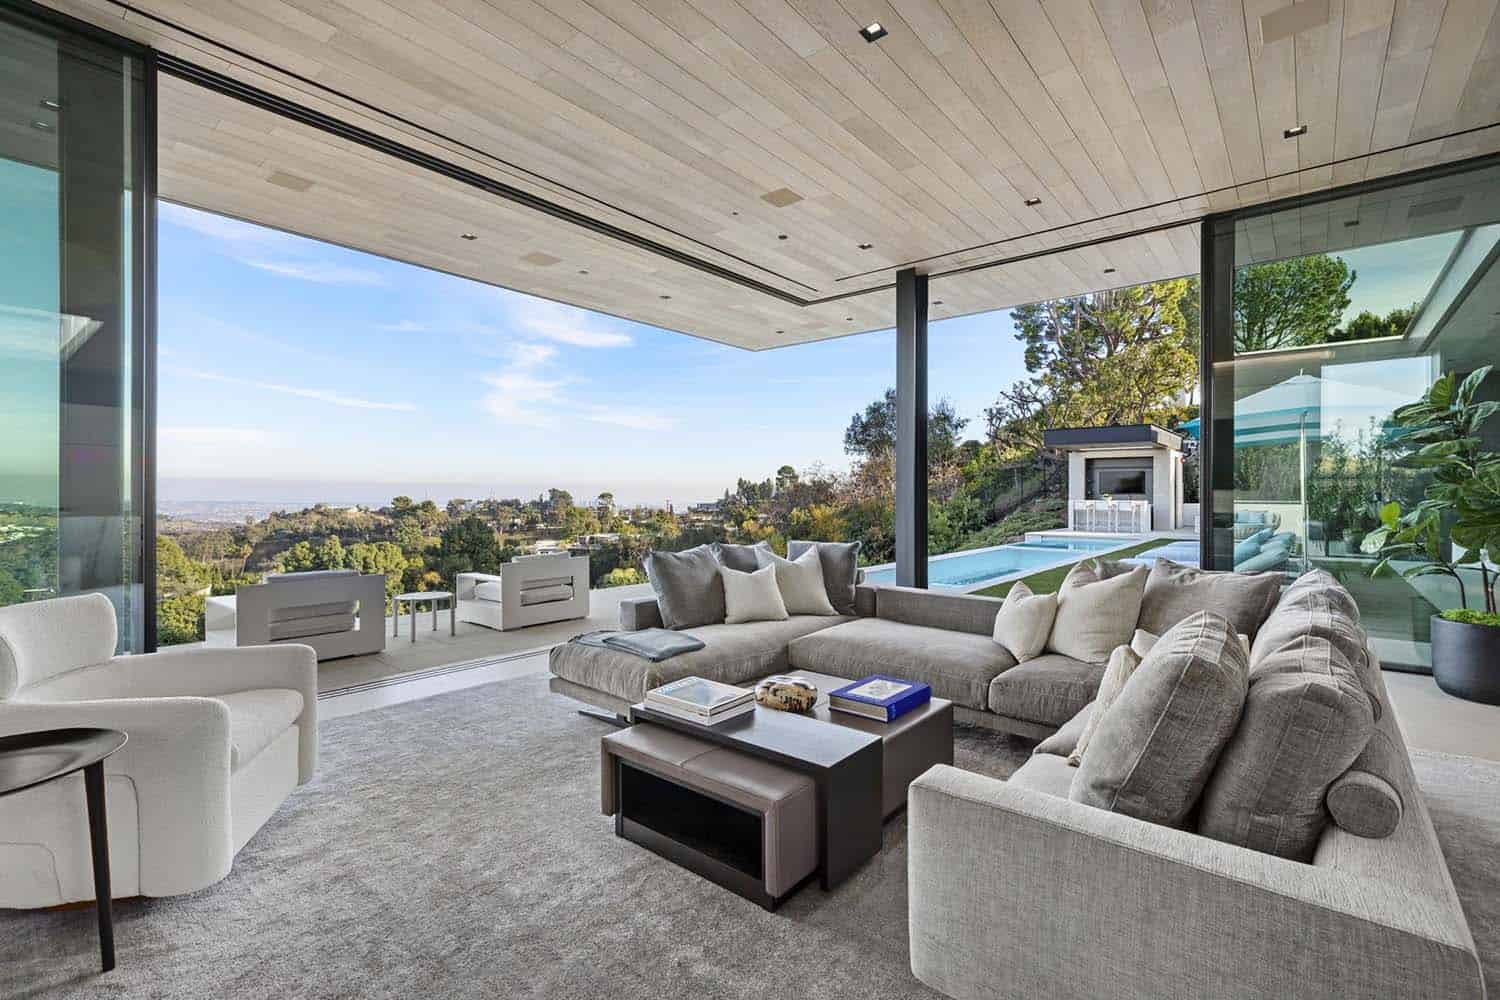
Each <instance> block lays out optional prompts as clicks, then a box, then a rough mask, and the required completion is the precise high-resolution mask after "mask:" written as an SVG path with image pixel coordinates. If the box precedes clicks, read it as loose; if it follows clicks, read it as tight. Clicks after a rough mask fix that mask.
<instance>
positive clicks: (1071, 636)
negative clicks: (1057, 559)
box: [1047, 559, 1147, 664]
mask: <svg viewBox="0 0 1500 1000" xmlns="http://www.w3.org/2000/svg"><path fill="white" fill-rule="evenodd" d="M1146 574H1147V569H1146V567H1144V566H1132V567H1129V568H1126V567H1125V566H1124V565H1123V564H1122V563H1111V562H1106V561H1104V560H1102V559H1087V560H1085V561H1083V562H1081V563H1079V564H1078V565H1076V566H1074V567H1073V568H1072V569H1071V570H1070V571H1069V572H1068V575H1067V577H1066V578H1065V579H1064V580H1063V582H1062V586H1061V587H1059V588H1058V591H1057V617H1056V618H1054V619H1053V622H1052V634H1051V635H1050V636H1049V637H1048V639H1047V649H1048V651H1050V652H1053V653H1062V654H1063V655H1064V656H1071V657H1072V658H1073V659H1075V660H1082V661H1083V662H1084V663H1095V664H1103V663H1106V662H1108V660H1109V655H1110V654H1111V653H1113V652H1114V651H1115V647H1116V646H1128V645H1129V644H1130V636H1131V634H1132V633H1134V632H1135V623H1136V619H1137V618H1139V617H1140V613H1141V597H1142V595H1143V594H1144V593H1145V589H1146Z"/></svg>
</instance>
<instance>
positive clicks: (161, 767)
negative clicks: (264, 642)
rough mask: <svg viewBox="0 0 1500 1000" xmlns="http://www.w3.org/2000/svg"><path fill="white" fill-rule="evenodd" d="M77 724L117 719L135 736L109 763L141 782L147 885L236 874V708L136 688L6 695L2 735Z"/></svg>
mask: <svg viewBox="0 0 1500 1000" xmlns="http://www.w3.org/2000/svg"><path fill="white" fill-rule="evenodd" d="M73 726H82V727H100V728H105V729H118V730H120V731H121V732H123V733H125V734H126V736H127V737H128V740H127V742H126V744H125V746H124V747H123V748H121V749H120V751H119V752H117V753H116V754H114V755H113V756H112V757H110V758H109V759H108V760H106V761H105V762H104V770H105V773H106V774H109V775H123V776H125V777H127V778H128V779H129V780H130V784H131V786H132V787H133V788H134V791H135V800H136V816H137V820H136V821H137V824H138V827H139V830H140V857H139V866H140V869H139V870H140V884H141V889H142V891H143V892H145V893H146V894H147V895H152V896H165V895H176V894H179V893H185V892H193V891H195V890H197V889H201V888H203V887H204V886H208V885H212V884H213V883H214V882H217V881H218V880H219V879H221V878H223V877H224V876H225V875H227V874H229V866H230V863H231V862H232V861H233V859H234V846H233V842H232V829H233V827H232V823H231V818H230V801H229V761H230V750H229V709H228V707H227V706H225V704H224V703H223V702H221V701H214V700H213V699H210V698H128V699H119V700H108V701H61V702H57V701H45V702H34V701H22V702H15V701H12V702H5V703H3V704H0V735H9V734H13V733H23V732H31V731H35V730H39V729H63V728H69V727H73ZM44 787H45V786H44ZM29 794H31V793H30V792H22V793H20V794H19V795H17V796H16V797H15V798H14V799H10V798H7V799H4V800H0V807H3V806H4V805H6V804H13V805H15V806H16V807H19V808H24V805H25V804H24V802H23V801H22V800H23V797H24V796H26V795H29ZM0 825H7V824H0ZM80 835H81V834H80Z"/></svg>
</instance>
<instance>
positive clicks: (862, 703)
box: [828, 674, 932, 722]
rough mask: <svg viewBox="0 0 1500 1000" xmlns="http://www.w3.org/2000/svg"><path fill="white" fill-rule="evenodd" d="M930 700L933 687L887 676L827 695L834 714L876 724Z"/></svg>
mask: <svg viewBox="0 0 1500 1000" xmlns="http://www.w3.org/2000/svg"><path fill="white" fill-rule="evenodd" d="M930 701H932V688H931V687H930V686H928V685H926V684H915V683H913V682H911V681H903V680H901V679H900V678H899V677H886V676H885V675H884V674H871V675H870V676H869V677H862V678H860V679H859V680H857V681H855V682H854V683H853V684H846V685H844V686H843V687H841V688H838V689H837V690H834V691H830V692H828V707H829V708H830V709H832V710H833V711H835V712H848V713H850V714H851V715H862V716H864V717H865V718H867V719H874V720H876V721H877V722H893V721H895V720H896V719H899V718H900V717H901V716H903V715H905V714H906V713H907V712H910V711H912V710H913V709H916V708H921V707H922V706H923V705H925V704H927V703H928V702H930Z"/></svg>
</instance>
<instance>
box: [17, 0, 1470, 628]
mask: <svg viewBox="0 0 1500 1000" xmlns="http://www.w3.org/2000/svg"><path fill="white" fill-rule="evenodd" d="M1219 6H1223V5H1219ZM1304 7H1306V5H1286V6H1283V7H1279V8H1274V9H1272V8H1267V9H1265V10H1261V8H1259V7H1258V8H1256V10H1255V11H1253V12H1252V11H1251V10H1250V9H1249V8H1241V7H1240V6H1238V5H1230V6H1229V7H1225V8H1224V9H1223V10H1217V9H1216V8H1215V5H1213V4H1206V3H1198V4H1192V5H1190V4H1186V3H1176V4H1171V3H1169V4H1167V5H1165V6H1163V5H1147V6H1144V7H1143V6H1140V5H1135V4H1120V3H1116V2H1114V0H1083V2H1079V3H1071V4H1064V3H1060V2H1054V0H1046V2H1040V0H1028V2H1021V3H1014V4H1005V5H993V4H992V5H978V6H977V7H976V6H975V5H972V4H964V3H960V2H956V0H913V2H911V3H905V4H902V5H900V6H899V7H892V6H890V5H889V4H888V3H886V2H885V0H870V2H868V3H853V2H848V0H843V2H839V0H746V2H743V3H736V2H719V0H688V2H683V3H645V2H636V0H576V2H568V3H561V2H550V0H549V2H531V0H504V2H500V3H496V4H481V5H459V4H452V3H445V2H440V0H410V2H405V3H401V4H388V3H383V2H379V0H345V2H342V3H312V4H290V3H279V2H278V3H265V4H254V5H240V4H229V3H192V4H189V3H184V2H181V0H129V2H126V0H46V2H45V3H34V2H30V0H0V15H3V16H5V17H7V18H10V19H17V20H23V21H26V22H28V23H34V24H40V25H44V26H46V28H47V30H49V31H52V32H55V33H57V34H59V35H61V36H67V37H74V36H76V37H80V38H82V37H87V38H88V39H89V40H90V41H91V43H92V44H95V45H98V46H103V47H104V48H105V49H108V50H110V51H114V52H117V53H119V54H120V55H121V56H122V57H123V58H125V59H127V60H134V61H137V62H138V63H139V65H140V67H141V70H142V73H141V79H142V86H143V87H144V88H145V93H146V95H147V96H146V101H145V104H146V106H147V109H148V111H147V114H146V115H145V117H144V118H143V119H142V121H141V123H140V129H141V130H142V133H143V134H142V135H140V136H139V137H138V141H139V156H138V157H137V159H136V161H135V162H134V163H133V165H132V168H131V169H132V170H133V171H135V172H136V173H135V174H134V175H133V176H134V179H135V184H136V190H138V191H141V192H143V193H147V194H148V195H149V194H150V193H151V192H154V193H155V195H156V196H158V197H160V198H162V199H165V200H167V201H171V202H175V203H180V204H183V205H188V206H192V207H195V208H201V209H205V210H208V211H212V212H217V213H221V214H224V215H228V216H231V217H235V218H240V219H245V220H248V221H251V222H254V223H257V224H261V225H265V226H270V227H274V228H277V229H281V230H285V231H288V232H294V233H298V234H301V235H305V236H308V237H311V238H314V239H318V240H322V241H326V242H331V243H335V244H339V245H343V246H348V247H353V248H356V249H359V250H363V251H368V252H371V253H375V254H380V255H384V256H387V257H391V258H395V259H400V260H403V261H407V262H410V263H413V264H418V265H421V266H425V267H430V268H435V269H438V270H441V271H445V272H449V273H453V274H457V275H462V276H464V277H468V278H473V279H476V280H479V281H484V282H488V283H491V284H494V285H497V286H502V287H507V288H513V289H517V290H520V291H524V292H528V293H531V294H535V295H539V296H543V297H546V298H549V299H553V300H556V301H559V302H563V303H568V304H570V305H575V306H579V307H583V308H586V309H591V310H597V311H600V312H603V313H607V314H610V315H614V316H620V317H625V318H628V319H631V320H635V321H639V322H642V323H647V324H651V325H653V326H657V327H661V328H664V329H667V330H673V331H679V332H682V333H684V334H689V335H693V336H698V337H704V338H707V339H710V340H714V341H717V342H720V343H724V344H729V345H733V346H735V347H739V348H744V349H747V350H766V349H773V348H777V347H781V346H786V345H791V344H799V343H806V342H810V341H814V340H820V339H826V338H831V337H840V336H846V335H849V334H855V333H860V332H865V331H871V330H880V329H888V328H890V327H892V326H894V327H895V329H896V359H895V365H894V368H895V374H896V379H895V381H896V387H897V412H898V447H897V470H896V472H897V475H896V481H897V493H896V512H897V517H896V534H897V579H898V582H899V583H902V584H907V585H914V586H923V585H925V582H926V546H927V538H926V535H927V532H926V511H927V502H926V490H927V476H926V440H927V435H926V419H927V416H926V414H927V340H928V328H929V324H930V323H931V322H933V321H935V320H939V319H945V318H949V317H953V316H961V315H967V314H973V313H978V312H984V311H989V310H996V309H1004V308H1007V307H1011V306H1015V305H1018V304H1022V303H1028V302H1035V301H1039V300H1044V299H1049V298H1056V297H1062V296H1071V295H1079V294H1084V293H1088V292H1092V291H1096V290H1100V289H1103V288H1116V287H1125V286H1130V285H1134V284H1137V283H1140V282H1144V281H1148V280H1160V279H1163V278H1168V277H1177V276H1182V275H1189V274H1200V273H1201V274H1202V275H1203V280H1204V282H1205V284H1204V289H1203V304H1204V313H1203V319H1204V322H1203V324H1202V326H1203V336H1204V344H1205V347H1206V348H1207V347H1209V346H1211V345H1212V344H1214V343H1216V340H1215V338H1218V339H1219V340H1222V339H1223V337H1224V330H1225V329H1226V324H1229V325H1232V322H1233V320H1232V315H1231V313H1230V312H1229V311H1228V309H1227V306H1226V303H1227V299H1228V296H1229V286H1230V282H1231V280H1232V269H1233V254H1232V253H1228V254H1226V252H1225V246H1224V244H1223V242H1222V240H1220V239H1219V237H1218V235H1217V234H1221V233H1223V232H1225V231H1226V230H1225V226H1226V225H1230V224H1232V223H1233V221H1234V220H1236V219H1238V218H1240V217H1242V216H1244V215H1246V214H1256V213H1260V214H1264V213H1266V212H1269V211H1271V210H1272V209H1273V208H1275V207H1277V206H1287V205H1321V204H1325V203H1326V204H1330V205H1332V204H1347V203H1349V202H1350V201H1351V200H1352V201H1354V202H1358V201H1359V200H1360V199H1361V198H1365V197H1370V196H1378V194H1379V192H1380V191H1381V190H1384V189H1385V188H1388V187H1390V186H1393V185H1396V184H1398V183H1406V182H1409V181H1411V180H1412V179H1413V178H1431V179H1433V180H1434V182H1440V181H1441V179H1442V178H1443V177H1445V176H1448V175H1450V174H1454V173H1457V172H1461V171H1467V170H1471V169H1475V168H1477V167H1478V166H1481V165H1484V164H1488V163H1490V162H1491V161H1490V160H1489V159H1488V157H1489V156H1490V155H1491V154H1493V153H1494V152H1495V151H1496V150H1497V149H1500V127H1497V126H1500V116H1497V114H1496V109H1495V107H1494V102H1493V100H1492V99H1490V98H1489V97H1488V96H1487V95H1490V94H1493V93H1494V92H1495V90H1496V88H1497V87H1500V61H1496V60H1493V59H1487V58H1485V57H1484V55H1485V53H1486V52H1487V51H1488V49H1487V48H1486V47H1485V46H1484V44H1483V42H1484V39H1485V38H1486V33H1485V32H1486V26H1487V25H1488V24H1489V20H1490V15H1491V13H1493V11H1492V10H1491V8H1493V7H1494V3H1490V4H1488V5H1486V6H1485V10H1484V11H1482V12H1476V11H1475V10H1473V9H1471V8H1470V7H1466V6H1463V5H1458V4H1455V3H1449V4H1446V5H1444V6H1443V9H1442V10H1441V11H1438V12H1436V13H1435V12H1434V11H1433V10H1432V9H1429V8H1421V9H1417V8H1410V7H1406V6H1402V5H1396V6H1395V7H1392V8H1385V9H1383V10H1372V11H1363V10H1361V11H1354V10H1352V9H1350V10H1346V9H1344V8H1343V7H1342V6H1340V5H1324V6H1320V7H1316V9H1314V8H1312V7H1306V9H1304ZM1211 8H1214V9H1211ZM1481 15H1482V16H1481ZM1481 22H1482V23H1481ZM876 28H878V30H872V29H876ZM14 82H15V83H16V84H17V85H16V86H8V87H7V88H6V89H5V94H6V97H5V98H3V99H0V101H8V102H10V103H11V104H13V105H15V106H16V107H15V109H14V110H17V114H20V113H21V111H22V110H24V109H25V108H30V107H34V106H36V104H37V102H38V101H41V100H49V99H52V98H53V95H50V94H44V93H40V92H37V93H33V92H32V89H35V88H32V89H28V88H27V87H26V86H22V85H21V84H22V83H24V81H14ZM85 112H86V109H85V108H84V107H82V106H78V107H73V108H65V109H63V112H62V113H63V116H64V118H66V117H67V116H68V115H76V116H79V117H81V116H82V115H83V114H84V113H85ZM1413 225H1415V223H1413ZM1272 235H1273V239H1275V240H1280V241H1283V243H1282V244H1281V245H1280V249H1281V250H1282V252H1283V253H1284V255H1287V256H1290V255H1295V254H1306V253H1311V252H1317V251H1319V250H1337V249H1338V248H1339V247H1340V246H1341V245H1349V243H1350V241H1352V239H1353V237H1354V235H1355V234H1354V232H1353V231H1351V230H1345V229H1341V228H1339V227H1337V226H1333V225H1328V224H1322V225H1308V226H1305V227H1300V228H1298V229H1296V230H1295V231H1281V230H1278V231H1277V232H1276V233H1274V234H1272ZM143 240H144V241H145V242H144V243H143V245H142V252H141V254H139V255H138V258H139V259H137V260H135V261H134V262H132V263H131V264H130V265H129V266H130V267H132V268H133V269H134V270H133V271H132V273H131V280H133V281H134V282H135V285H134V287H135V289H136V291H137V294H138V296H140V297H141V302H142V304H141V306H140V310H141V315H142V317H143V322H142V328H141V330H140V332H139V336H140V338H141V341H142V345H143V346H142V356H141V365H142V366H143V368H142V369H141V370H142V371H143V372H144V377H145V378H146V379H147V380H148V381H149V378H150V373H151V371H152V370H153V367H152V366H154V364H155V357H154V330H153V328H152V324H153V323H154V308H153V306H154V295H155V287H154V270H153V262H154V257H153V254H154V246H153V245H152V244H151V242H150V236H149V233H148V234H147V235H146V236H144V237H143ZM1226 267H1227V268H1228V270H1226V269H1225V268H1226ZM1209 356H1210V355H1209V354H1208V353H1207V351H1206V352H1205V357H1209ZM1210 367H1211V366H1210V365H1207V364H1206V365H1204V371H1205V378H1204V394H1203V399H1204V401H1205V404H1207V403H1208V402H1209V400H1210V397H1211V392H1212V378H1211V377H1210V373H1209V369H1210ZM144 412H145V416H144V420H145V422H146V424H147V425H148V429H153V430H154V425H153V421H154V401H152V400H150V399H149V398H148V399H147V401H146V404H145V410H144ZM1216 423H1217V421H1216ZM1217 433H1218V430H1217V429H1216V430H1215V431H1214V434H1217ZM1214 434H1210V435H1209V437H1210V438H1213V437H1214ZM1206 444H1211V441H1210V442H1206ZM144 451H145V453H144V455H143V456H142V457H141V458H140V459H139V461H141V462H143V463H145V466H146V467H145V468H144V474H145V475H146V477H147V478H149V477H150V476H151V475H152V474H153V472H154V470H152V469H151V468H150V467H149V465H150V462H151V455H150V451H149V448H148V449H145V450H144ZM1206 488H1207V489H1211V488H1212V483H1211V482H1210V483H1209V484H1208V486H1207V487H1206ZM1208 500H1209V497H1207V496H1205V501H1208ZM147 508H148V510H147V515H148V516H147V521H148V522H149V520H150V517H149V513H150V511H149V504H147ZM1204 509H1205V510H1209V511H1213V512H1214V514H1213V516H1214V517H1215V518H1217V517H1218V516H1219V512H1218V511H1217V509H1216V508H1214V507H1213V505H1212V504H1211V503H1206V504H1205V508H1204ZM147 530H148V532H149V530H150V529H149V528H148V529H147ZM150 550H151V545H150V539H149V537H148V538H147V539H146V544H145V545H143V551H146V552H149V551H150ZM1205 554H1206V556H1207V557H1208V559H1209V562H1207V563H1205V565H1210V564H1211V562H1212V559H1213V555H1214V549H1213V548H1212V547H1211V546H1208V545H1207V543H1205ZM148 576H149V574H148ZM145 585H146V586H147V587H148V588H149V587H150V582H149V580H148V582H147V583H146V584H145ZM147 603H148V604H149V603H150V602H149V601H148V602H147ZM147 631H148V634H149V632H150V630H149V629H148V630H147ZM147 641H148V642H149V639H148V640H147Z"/></svg>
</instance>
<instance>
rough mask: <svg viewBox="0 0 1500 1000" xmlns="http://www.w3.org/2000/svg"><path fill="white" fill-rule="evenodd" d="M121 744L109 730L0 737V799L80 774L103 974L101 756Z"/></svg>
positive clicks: (110, 956) (106, 960) (110, 963)
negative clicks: (81, 775)
mask: <svg viewBox="0 0 1500 1000" xmlns="http://www.w3.org/2000/svg"><path fill="white" fill-rule="evenodd" d="M124 745H125V734H124V733H122V732H118V731H116V730H113V729H48V730H44V731H42V732H36V733H19V734H17V735H15V736H0V796H4V795H10V794H12V793H13V792H20V791H25V790H26V789H28V788H33V787H35V786H37V785H42V784H45V783H47V782H49V781H54V780H56V779H58V778H61V777H64V776H66V775H69V774H72V773H74V772H75V771H82V772H83V791H84V797H85V799H86V800H87V802H88V808H89V846H90V847H91V848H92V849H93V855H94V896H95V898H96V899H97V901H98V909H99V957H100V960H101V963H102V964H103V966H104V970H103V971H105V972H108V971H109V970H110V969H113V968H114V967H115V928H114V923H113V918H112V917H111V914H110V895H109V831H108V829H106V827H105V823H104V758H106V757H108V756H109V755H110V754H112V753H114V752H115V751H116V750H118V749H120V748H121V747H122V746H124Z"/></svg>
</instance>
